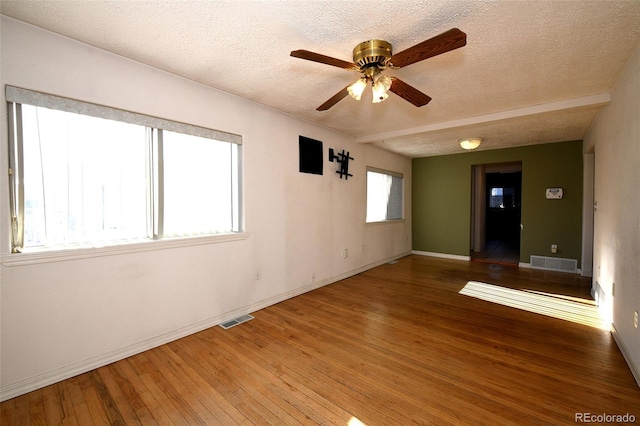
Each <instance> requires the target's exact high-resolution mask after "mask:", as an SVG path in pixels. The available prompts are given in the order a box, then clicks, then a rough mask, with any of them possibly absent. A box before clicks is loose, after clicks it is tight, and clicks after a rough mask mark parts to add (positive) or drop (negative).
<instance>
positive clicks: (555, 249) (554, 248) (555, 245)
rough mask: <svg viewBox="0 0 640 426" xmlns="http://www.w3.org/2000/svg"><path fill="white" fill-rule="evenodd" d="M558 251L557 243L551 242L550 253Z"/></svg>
mask: <svg viewBox="0 0 640 426" xmlns="http://www.w3.org/2000/svg"><path fill="white" fill-rule="evenodd" d="M557 252H558V245H557V244H551V253H554V254H555V253H557Z"/></svg>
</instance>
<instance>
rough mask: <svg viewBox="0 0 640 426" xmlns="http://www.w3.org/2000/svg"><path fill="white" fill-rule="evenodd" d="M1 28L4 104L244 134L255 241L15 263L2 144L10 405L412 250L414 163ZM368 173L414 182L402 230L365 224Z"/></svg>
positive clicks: (0, 270)
mask: <svg viewBox="0 0 640 426" xmlns="http://www.w3.org/2000/svg"><path fill="white" fill-rule="evenodd" d="M0 25H1V28H0V30H1V50H0V61H1V74H0V80H1V83H2V88H3V94H4V85H5V84H9V85H13V86H17V87H23V88H27V89H31V90H36V91H41V92H45V93H51V94H55V95H60V96H65V97H70V98H75V99H79V100H83V101H87V102H93V103H97V104H102V105H107V106H112V107H117V108H121V109H125V110H130V111H134V112H140V113H144V114H148V115H152V116H157V117H162V118H167V119H171V120H176V121H180V122H186V123H190V124H195V125H200V126H204V127H208V128H213V129H219V130H223V131H227V132H231V133H236V134H240V135H242V136H243V141H244V145H243V160H244V161H243V179H244V194H243V196H244V209H245V230H246V231H247V236H246V238H244V239H240V240H238V241H232V242H218V243H209V244H204V245H188V246H185V247H164V246H159V247H153V248H154V249H149V250H140V251H136V252H114V253H109V255H104V254H100V253H94V254H91V252H90V253H89V255H88V257H86V258H80V259H67V260H59V259H57V260H56V259H53V260H50V261H46V262H35V263H33V264H27V265H20V264H16V263H15V262H14V260H15V259H16V256H19V255H11V254H10V253H9V245H10V237H9V222H10V220H9V209H8V182H7V161H6V157H5V154H4V153H6V152H7V132H6V131H3V132H1V133H2V135H1V146H0V152H1V153H2V154H0V155H1V157H2V158H5V161H1V162H0V200H1V201H0V255H1V262H0V263H1V266H0V280H1V287H0V309H1V314H0V315H1V317H0V320H1V326H0V327H1V328H0V331H1V338H2V342H1V347H0V383H1V388H0V397H1V399H3V400H4V399H7V398H10V397H13V396H16V395H18V394H21V393H24V392H27V391H29V390H32V389H36V388H38V387H41V386H43V385H46V384H49V383H53V382H55V381H58V380H60V379H63V378H65V377H70V376H72V375H74V374H77V373H80V372H82V371H87V370H89V369H91V368H94V367H96V366H99V365H103V364H106V363H108V362H111V361H113V360H116V359H119V358H123V357H125V356H127V355H130V354H132V353H136V352H139V351H142V350H145V349H147V348H149V347H152V346H155V345H158V344H161V343H164V342H166V341H169V340H172V339H175V338H177V337H180V336H182V335H185V334H188V333H192V332H194V331H197V330H200V329H203V328H206V327H208V326H212V325H215V324H218V323H219V322H221V321H223V320H226V319H229V318H232V317H235V316H237V315H239V314H244V313H247V312H252V311H254V310H256V309H259V308H261V307H264V306H268V305H269V304H272V303H275V302H278V301H280V300H283V299H286V298H288V297H291V296H293V295H296V294H299V293H302V292H304V291H307V290H310V289H312V288H315V287H318V286H320V285H325V284H328V283H331V282H334V281H336V280H338V279H341V278H344V277H347V276H349V275H352V274H354V273H357V272H360V271H362V270H365V269H367V268H369V267H372V266H375V265H377V264H381V263H384V262H385V261H388V260H390V259H393V258H397V257H399V256H402V255H404V254H407V253H409V252H410V250H411V241H410V235H411V229H410V228H411V204H410V194H411V161H410V160H409V159H407V158H403V157H400V156H396V155H393V154H390V153H388V152H385V151H381V150H378V149H376V148H373V147H369V146H366V145H357V144H355V143H354V142H353V138H351V137H349V136H346V135H343V134H339V133H336V132H334V131H331V130H329V129H326V128H323V127H319V126H315V125H312V124H310V123H307V122H304V121H300V120H296V119H294V118H292V117H291V116H289V115H286V114H283V113H280V112H278V111H275V110H272V109H270V108H266V107H264V106H262V105H259V104H256V103H253V102H250V101H247V100H244V99H241V98H238V97H236V96H232V95H229V94H227V93H224V92H221V91H218V90H215V89H211V88H208V87H205V86H202V85H199V84H196V83H194V82H191V81H188V80H185V79H183V78H180V77H176V76H174V75H170V74H168V73H165V72H163V71H159V70H157V69H153V68H150V67H147V66H145V65H142V64H139V63H136V62H133V61H130V60H128V59H125V58H122V57H119V56H116V55H113V54H110V53H108V52H105V51H101V50H98V49H95V48H93V47H90V46H87V45H84V44H81V43H78V42H76V41H74V40H71V39H68V38H65V37H61V36H58V35H55V34H53V33H50V32H47V31H43V30H41V29H38V28H36V27H33V26H30V25H26V24H24V23H21V22H19V21H15V20H12V19H9V18H6V17H2V21H1V24H0ZM0 108H1V112H2V117H3V118H2V119H1V120H4V121H3V122H4V123H6V104H5V102H2V105H1V106H0ZM2 128H5V129H6V127H5V125H4V124H3V125H2ZM299 135H304V136H308V137H311V138H314V139H319V140H322V141H323V142H324V151H325V166H324V175H322V176H319V175H309V174H301V173H298V136H299ZM329 147H331V148H334V149H337V150H342V149H346V150H349V151H350V152H351V155H352V156H353V157H354V158H355V161H354V162H352V164H351V167H350V171H352V173H353V175H354V177H353V178H350V179H349V180H348V181H345V180H341V179H340V178H339V176H338V175H337V174H335V169H336V163H328V162H327V161H326V152H327V150H328V148H329ZM366 166H373V167H377V168H382V169H388V170H392V171H396V172H401V173H404V175H405V212H406V220H405V221H404V222H399V223H393V224H383V225H365V223H364V221H365V207H366V202H365V190H366V187H365V168H366ZM343 248H347V249H348V250H349V257H348V258H346V259H343V258H342V249H343ZM257 270H260V272H261V279H259V280H256V279H255V273H256V271H257ZM314 274H315V280H313V281H312V276H313V275H314ZM256 316H259V312H258V313H257V314H256Z"/></svg>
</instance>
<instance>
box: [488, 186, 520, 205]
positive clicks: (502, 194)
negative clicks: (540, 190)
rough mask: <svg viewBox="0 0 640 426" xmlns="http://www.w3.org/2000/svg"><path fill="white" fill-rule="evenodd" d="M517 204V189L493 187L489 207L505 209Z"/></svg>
mask: <svg viewBox="0 0 640 426" xmlns="http://www.w3.org/2000/svg"><path fill="white" fill-rule="evenodd" d="M515 206H516V205H515V189H514V188H502V187H492V188H491V193H490V195H489V208H492V209H505V208H514V207H515Z"/></svg>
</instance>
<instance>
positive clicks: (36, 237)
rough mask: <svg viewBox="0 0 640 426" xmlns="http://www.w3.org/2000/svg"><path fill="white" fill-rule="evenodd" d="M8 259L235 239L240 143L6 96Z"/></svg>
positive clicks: (54, 101)
mask: <svg viewBox="0 0 640 426" xmlns="http://www.w3.org/2000/svg"><path fill="white" fill-rule="evenodd" d="M6 91H7V100H8V101H9V108H8V109H9V121H10V123H9V124H10V126H9V127H10V153H9V157H10V163H11V209H12V221H13V223H12V246H13V247H12V250H13V251H14V252H19V251H22V250H23V249H38V248H65V247H76V246H97V245H105V244H122V243H127V242H132V241H141V240H149V239H165V238H171V237H185V236H196V235H212V234H220V233H234V232H240V230H241V229H240V197H239V194H240V173H239V168H240V142H241V138H240V137H239V136H236V135H231V134H227V133H223V132H218V131H213V130H209V129H203V128H199V127H196V126H191V125H185V124H182V123H174V122H170V121H167V120H162V119H156V118H153V117H147V116H143V115H139V114H133V113H128V112H126V111H119V110H114V109H110V108H106V107H101V106H97V105H92V104H85V103H82V102H78V101H73V100H68V99H64V98H59V97H56V96H51V95H44V94H39V93H36V92H31V91H27V90H23V89H17V88H12V87H10V86H7V90H6Z"/></svg>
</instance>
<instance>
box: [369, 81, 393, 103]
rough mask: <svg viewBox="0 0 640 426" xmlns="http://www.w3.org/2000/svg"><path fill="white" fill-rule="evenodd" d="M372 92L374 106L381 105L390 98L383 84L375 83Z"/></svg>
mask: <svg viewBox="0 0 640 426" xmlns="http://www.w3.org/2000/svg"><path fill="white" fill-rule="evenodd" d="M372 90H373V100H372V101H371V102H373V103H374V104H377V103H380V102H382V101H384V100H385V99H387V98H388V97H389V95H388V94H387V91H386V90H385V88H384V85H383V84H382V83H375V84H374V85H373V89H372Z"/></svg>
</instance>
